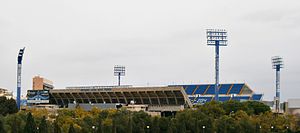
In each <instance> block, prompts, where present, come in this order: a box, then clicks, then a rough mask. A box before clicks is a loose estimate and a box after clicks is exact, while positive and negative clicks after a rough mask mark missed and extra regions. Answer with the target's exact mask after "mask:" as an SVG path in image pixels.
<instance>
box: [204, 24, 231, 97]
mask: <svg viewBox="0 0 300 133" xmlns="http://www.w3.org/2000/svg"><path fill="white" fill-rule="evenodd" d="M206 35H207V45H209V46H215V52H216V53H215V54H216V57H215V69H216V76H215V80H216V82H215V100H216V101H219V47H220V46H227V31H226V30H224V29H207V30H206Z"/></svg>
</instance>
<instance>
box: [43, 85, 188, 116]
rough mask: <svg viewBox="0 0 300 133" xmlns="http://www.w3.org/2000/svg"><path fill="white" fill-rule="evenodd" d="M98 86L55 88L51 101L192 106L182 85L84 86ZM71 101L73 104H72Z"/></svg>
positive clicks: (151, 108) (150, 107)
mask: <svg viewBox="0 0 300 133" xmlns="http://www.w3.org/2000/svg"><path fill="white" fill-rule="evenodd" d="M83 88H98V89H80V87H77V89H53V90H50V91H49V93H50V104H55V105H59V107H61V108H67V107H68V106H70V105H71V104H78V105H84V106H85V105H86V104H90V105H91V106H92V105H98V104H115V105H122V106H124V107H126V106H128V105H129V104H134V105H146V106H147V111H153V112H156V111H166V112H167V111H171V112H172V111H179V110H182V109H183V108H184V107H192V106H193V105H192V103H191V101H190V100H189V98H188V96H187V94H186V93H185V91H184V89H183V88H182V87H122V86H121V87H117V86H116V87H100V86H95V87H83ZM70 103H71V104H70Z"/></svg>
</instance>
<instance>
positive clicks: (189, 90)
mask: <svg viewBox="0 0 300 133" xmlns="http://www.w3.org/2000/svg"><path fill="white" fill-rule="evenodd" d="M184 87H187V88H186V89H185V92H186V94H188V95H193V92H194V90H195V89H196V87H197V86H196V85H186V86H184Z"/></svg>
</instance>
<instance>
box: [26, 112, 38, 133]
mask: <svg viewBox="0 0 300 133" xmlns="http://www.w3.org/2000/svg"><path fill="white" fill-rule="evenodd" d="M24 133H37V127H36V125H35V122H34V118H33V116H32V114H31V113H30V112H29V113H28V114H27V121H26V125H25V128H24Z"/></svg>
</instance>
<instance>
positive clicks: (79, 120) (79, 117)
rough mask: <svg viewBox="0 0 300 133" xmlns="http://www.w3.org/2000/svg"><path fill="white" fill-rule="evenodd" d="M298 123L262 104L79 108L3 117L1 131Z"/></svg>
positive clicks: (210, 131)
mask: <svg viewBox="0 0 300 133" xmlns="http://www.w3.org/2000/svg"><path fill="white" fill-rule="evenodd" d="M49 113H50V114H49ZM45 116H47V117H45ZM46 118H47V119H46ZM1 122H2V125H3V126H2V125H1ZM297 122H298V121H297V119H295V117H294V116H290V115H284V114H277V115H275V114H273V113H272V112H270V109H269V107H267V106H266V105H264V104H262V103H259V102H252V101H251V102H250V101H249V102H236V101H229V102H224V103H221V102H210V103H207V104H205V105H201V106H197V107H196V108H193V109H185V110H183V111H179V112H177V113H176V115H175V116H172V117H160V116H156V117H151V116H150V115H148V114H147V113H145V112H143V111H140V112H130V111H127V110H124V109H121V110H113V109H111V110H100V109H97V108H93V109H92V110H91V111H84V110H83V109H81V108H77V109H75V110H68V109H62V110H57V112H54V113H53V112H48V111H47V110H40V109H31V110H27V111H19V112H18V113H15V114H8V115H6V116H4V117H0V130H2V129H3V130H2V131H0V132H1V133H2V132H5V131H6V132H8V133H23V132H25V133H36V132H37V129H36V125H35V124H36V123H38V125H39V126H38V127H39V132H43V133H44V132H45V133H47V132H51V133H68V132H72V133H75V132H76V133H94V132H96V133H203V132H205V133H214V132H221V133H237V132H238V133H253V132H261V133H268V132H296V131H297V130H299V124H298V123H297ZM299 123H300V122H299ZM271 126H273V127H274V128H273V129H272V130H271V128H270V127H271ZM203 127H205V128H203ZM260 127H261V128H260ZM287 127H289V128H287ZM1 128H2V129H1ZM20 129H21V130H20Z"/></svg>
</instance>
